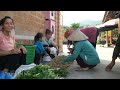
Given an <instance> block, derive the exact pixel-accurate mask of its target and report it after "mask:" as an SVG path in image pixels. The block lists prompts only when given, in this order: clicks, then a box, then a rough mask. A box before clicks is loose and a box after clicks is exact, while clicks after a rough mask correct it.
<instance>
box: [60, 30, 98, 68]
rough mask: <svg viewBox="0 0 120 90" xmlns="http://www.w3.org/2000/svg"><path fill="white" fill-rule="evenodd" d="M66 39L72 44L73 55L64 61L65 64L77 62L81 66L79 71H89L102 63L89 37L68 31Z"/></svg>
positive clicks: (78, 32)
mask: <svg viewBox="0 0 120 90" xmlns="http://www.w3.org/2000/svg"><path fill="white" fill-rule="evenodd" d="M64 36H65V38H66V39H67V40H68V41H69V42H72V43H71V44H73V46H74V47H73V53H72V54H71V55H69V56H68V57H66V58H64V59H63V60H62V62H63V63H66V62H70V61H74V60H77V63H78V64H79V65H80V68H78V70H89V69H91V68H93V67H95V66H96V65H97V64H99V63H100V60H99V56H98V54H97V52H96V50H95V48H94V47H93V45H92V44H91V43H90V42H89V41H88V40H87V39H88V37H87V36H86V35H85V34H83V33H82V32H81V31H80V30H79V29H78V30H75V31H73V30H68V31H66V32H65V35H64Z"/></svg>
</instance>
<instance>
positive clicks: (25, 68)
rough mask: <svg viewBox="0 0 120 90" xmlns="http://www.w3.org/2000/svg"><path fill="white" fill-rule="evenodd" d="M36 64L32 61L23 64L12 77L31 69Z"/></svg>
mask: <svg viewBox="0 0 120 90" xmlns="http://www.w3.org/2000/svg"><path fill="white" fill-rule="evenodd" d="M35 66H36V64H34V63H32V64H29V65H21V66H20V67H19V68H18V69H17V70H16V71H15V74H14V76H13V77H12V79H15V77H16V76H17V75H18V74H19V73H21V72H22V71H23V70H28V69H31V68H34V67H35Z"/></svg>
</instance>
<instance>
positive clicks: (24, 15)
mask: <svg viewBox="0 0 120 90" xmlns="http://www.w3.org/2000/svg"><path fill="white" fill-rule="evenodd" d="M4 16H10V17H12V18H13V19H14V23H15V33H16V42H17V43H19V44H33V39H34V36H35V34H36V33H37V32H42V33H45V30H46V28H48V29H51V30H53V31H54V34H53V37H54V38H55V43H56V44H57V45H58V47H59V49H60V51H62V50H63V46H62V43H63V40H62V38H61V36H62V28H61V22H60V17H61V12H60V11H0V19H2V18H3V17H4Z"/></svg>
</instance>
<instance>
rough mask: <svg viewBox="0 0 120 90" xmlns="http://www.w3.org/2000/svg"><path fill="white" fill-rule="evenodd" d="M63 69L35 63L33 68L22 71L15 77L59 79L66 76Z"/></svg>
mask: <svg viewBox="0 0 120 90" xmlns="http://www.w3.org/2000/svg"><path fill="white" fill-rule="evenodd" d="M66 74H67V71H66V70H65V69H62V68H60V69H53V68H51V67H50V66H48V65H41V64H40V65H36V66H35V67H34V68H32V69H29V70H25V71H22V72H21V73H20V74H19V75H18V76H17V77H16V79H59V78H60V77H63V76H66Z"/></svg>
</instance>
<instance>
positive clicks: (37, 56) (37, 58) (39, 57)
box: [34, 52, 44, 65]
mask: <svg viewBox="0 0 120 90" xmlns="http://www.w3.org/2000/svg"><path fill="white" fill-rule="evenodd" d="M43 56H44V55H42V54H38V53H36V52H35V58H34V63H35V64H37V65H38V64H40V63H41V62H42V58H43Z"/></svg>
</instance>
